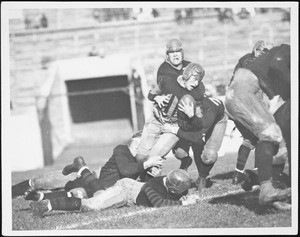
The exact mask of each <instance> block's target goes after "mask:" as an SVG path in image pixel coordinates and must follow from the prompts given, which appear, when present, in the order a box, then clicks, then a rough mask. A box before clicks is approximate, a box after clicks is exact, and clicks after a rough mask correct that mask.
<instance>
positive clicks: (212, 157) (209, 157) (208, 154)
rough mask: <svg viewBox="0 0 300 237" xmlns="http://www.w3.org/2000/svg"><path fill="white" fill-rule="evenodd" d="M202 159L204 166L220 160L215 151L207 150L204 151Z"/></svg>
mask: <svg viewBox="0 0 300 237" xmlns="http://www.w3.org/2000/svg"><path fill="white" fill-rule="evenodd" d="M201 159H202V161H203V163H204V164H207V165H209V164H213V163H215V162H216V161H217V159H218V153H217V152H215V151H213V150H205V149H204V151H203V153H202V155H201Z"/></svg>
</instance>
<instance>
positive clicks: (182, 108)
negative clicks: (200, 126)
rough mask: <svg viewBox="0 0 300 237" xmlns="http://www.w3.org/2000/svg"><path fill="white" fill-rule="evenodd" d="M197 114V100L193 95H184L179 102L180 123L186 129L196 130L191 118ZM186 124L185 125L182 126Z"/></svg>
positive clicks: (178, 115)
mask: <svg viewBox="0 0 300 237" xmlns="http://www.w3.org/2000/svg"><path fill="white" fill-rule="evenodd" d="M195 114H196V101H195V99H194V98H193V97H192V96H191V95H188V94H187V95H184V96H183V97H182V98H181V99H180V101H179V103H178V112H177V117H178V124H179V127H181V128H182V129H183V130H185V131H194V130H195V128H194V127H193V126H192V124H191V118H192V117H193V116H194V115H195ZM182 124H184V126H182Z"/></svg>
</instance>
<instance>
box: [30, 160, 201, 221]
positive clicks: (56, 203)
mask: <svg viewBox="0 0 300 237" xmlns="http://www.w3.org/2000/svg"><path fill="white" fill-rule="evenodd" d="M71 172H77V174H78V175H80V177H81V178H82V179H83V181H84V183H85V184H86V186H88V187H89V189H90V190H92V192H93V197H91V198H88V199H80V198H76V197H65V198H48V199H46V200H41V201H37V202H32V203H30V207H31V212H32V213H33V214H34V215H37V216H43V215H44V214H45V213H48V212H50V211H55V210H63V211H76V210H77V211H89V210H103V209H107V208H111V207H121V206H125V205H132V204H136V205H141V206H146V207H163V206H174V205H187V204H194V203H196V201H197V199H199V196H197V195H195V194H192V195H189V196H186V195H187V194H188V190H189V188H190V187H191V179H190V177H189V175H188V173H187V172H186V171H184V170H181V169H176V170H173V171H171V172H170V173H169V174H168V175H167V176H158V177H155V178H152V179H150V180H149V181H148V182H147V183H144V182H139V181H136V180H133V179H129V178H123V179H120V180H118V181H117V182H116V183H115V184H114V185H113V186H112V187H110V188H108V189H106V190H102V186H101V184H100V182H99V179H97V178H96V177H95V175H94V174H93V173H92V172H91V171H90V170H89V169H88V167H87V166H86V163H85V161H84V160H83V158H81V157H77V158H75V159H74V162H73V164H71V165H68V166H66V168H65V173H66V174H68V173H71Z"/></svg>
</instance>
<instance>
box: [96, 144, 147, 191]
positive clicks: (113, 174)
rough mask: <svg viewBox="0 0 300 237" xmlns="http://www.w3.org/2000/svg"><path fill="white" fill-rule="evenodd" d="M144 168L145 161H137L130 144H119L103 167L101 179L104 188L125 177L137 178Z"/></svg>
mask: <svg viewBox="0 0 300 237" xmlns="http://www.w3.org/2000/svg"><path fill="white" fill-rule="evenodd" d="M143 170H144V166H143V163H141V162H139V163H137V162H136V159H135V158H134V157H133V156H132V154H131V152H130V150H129V148H128V146H127V145H119V146H117V147H116V148H115V149H114V151H113V155H112V156H111V158H110V159H109V160H108V161H107V162H106V163H105V165H104V166H103V167H102V168H101V172H100V177H99V180H100V182H101V184H102V186H103V187H104V188H108V187H111V186H113V185H114V184H115V183H116V182H117V181H118V180H120V179H122V178H125V177H127V178H132V179H137V178H138V176H139V174H140V173H141V172H142V171H143Z"/></svg>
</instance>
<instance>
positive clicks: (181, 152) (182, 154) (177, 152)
mask: <svg viewBox="0 0 300 237" xmlns="http://www.w3.org/2000/svg"><path fill="white" fill-rule="evenodd" d="M173 154H174V156H175V157H176V158H177V159H179V160H180V159H182V158H184V157H187V156H188V155H189V154H188V153H187V152H186V151H185V150H183V149H180V148H178V149H176V150H173Z"/></svg>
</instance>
